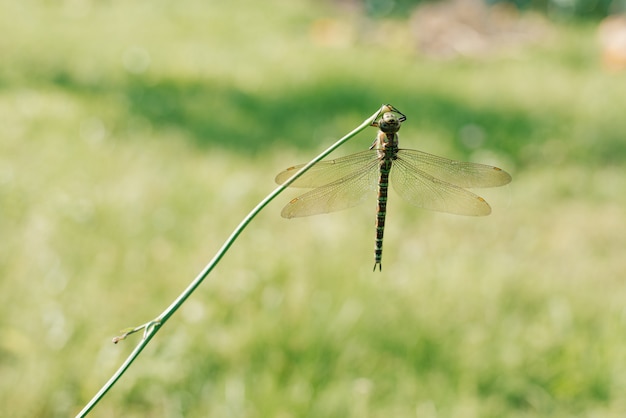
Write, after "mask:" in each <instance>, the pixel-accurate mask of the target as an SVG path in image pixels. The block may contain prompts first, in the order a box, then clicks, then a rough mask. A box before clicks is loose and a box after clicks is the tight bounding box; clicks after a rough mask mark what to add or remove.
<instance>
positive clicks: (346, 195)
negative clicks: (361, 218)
mask: <svg viewBox="0 0 626 418" xmlns="http://www.w3.org/2000/svg"><path fill="white" fill-rule="evenodd" d="M377 162H378V161H377V160H375V159H374V160H371V161H369V163H368V164H366V165H365V166H361V167H360V168H359V169H356V171H355V172H354V173H352V174H349V175H347V176H344V177H343V178H340V179H338V180H335V181H333V182H331V183H328V184H326V185H324V186H322V187H318V188H317V189H313V190H311V191H310V192H308V193H305V194H303V195H302V196H299V197H296V198H295V199H293V200H292V201H291V202H289V203H288V204H287V206H285V207H284V208H283V211H282V212H281V215H282V217H283V218H295V217H301V216H310V215H317V214H321V213H328V212H335V211H338V210H341V209H347V208H351V207H353V206H356V205H358V204H360V203H362V202H364V201H365V199H366V198H367V195H368V193H375V192H376V188H377V180H378V164H377ZM354 169H355V168H354V167H353V170H354Z"/></svg>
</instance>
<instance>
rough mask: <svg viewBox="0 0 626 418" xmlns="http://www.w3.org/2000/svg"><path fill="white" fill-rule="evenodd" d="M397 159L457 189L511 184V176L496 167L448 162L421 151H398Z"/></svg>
mask: <svg viewBox="0 0 626 418" xmlns="http://www.w3.org/2000/svg"><path fill="white" fill-rule="evenodd" d="M398 159H399V160H402V161H403V162H404V165H405V166H410V167H411V168H412V169H414V170H415V171H422V172H426V173H428V174H430V175H432V176H433V177H435V178H437V179H439V180H442V181H444V182H446V183H450V184H453V185H455V186H459V187H469V188H472V187H496V186H503V185H505V184H508V183H510V182H511V175H510V174H509V173H507V172H506V171H504V170H501V169H499V168H498V167H494V166H491V165H485V164H477V163H470V162H465V161H455V160H449V159H447V158H443V157H439V156H437V155H433V154H429V153H427V152H423V151H417V150H412V149H400V150H398ZM407 171H411V170H407Z"/></svg>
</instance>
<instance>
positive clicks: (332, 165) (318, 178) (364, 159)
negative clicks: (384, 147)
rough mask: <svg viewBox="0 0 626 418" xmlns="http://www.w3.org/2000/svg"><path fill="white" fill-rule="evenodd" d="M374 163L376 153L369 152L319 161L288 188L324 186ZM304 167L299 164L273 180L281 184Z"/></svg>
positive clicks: (282, 172)
mask: <svg viewBox="0 0 626 418" xmlns="http://www.w3.org/2000/svg"><path fill="white" fill-rule="evenodd" d="M376 161H378V160H377V155H376V151H371V150H367V151H361V152H357V153H356V154H351V155H347V156H345V157H341V158H336V159H334V160H326V161H320V162H319V163H317V164H315V165H314V166H313V167H311V168H310V169H309V170H308V171H307V172H306V173H304V174H303V175H302V176H300V177H298V179H297V180H296V181H294V182H293V183H291V185H290V186H291V187H310V188H313V187H321V186H325V185H327V184H330V183H332V182H334V181H337V180H340V179H342V178H343V177H346V176H348V175H350V174H354V173H355V172H357V173H360V172H362V171H363V170H364V169H367V168H366V167H369V166H370V164H375V163H376ZM304 166H305V164H300V165H296V166H293V167H289V168H288V169H286V170H285V171H281V172H280V173H278V175H277V176H276V178H275V181H276V183H278V184H283V183H284V182H286V181H287V180H289V178H291V176H293V175H294V174H296V173H297V172H298V170H300V169H301V168H302V167H304Z"/></svg>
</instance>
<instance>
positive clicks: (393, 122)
mask: <svg viewBox="0 0 626 418" xmlns="http://www.w3.org/2000/svg"><path fill="white" fill-rule="evenodd" d="M378 129H380V130H381V131H383V132H384V133H386V134H392V133H396V132H398V131H399V130H400V119H399V118H398V116H396V114H395V113H392V112H386V113H383V115H382V117H381V118H380V121H378Z"/></svg>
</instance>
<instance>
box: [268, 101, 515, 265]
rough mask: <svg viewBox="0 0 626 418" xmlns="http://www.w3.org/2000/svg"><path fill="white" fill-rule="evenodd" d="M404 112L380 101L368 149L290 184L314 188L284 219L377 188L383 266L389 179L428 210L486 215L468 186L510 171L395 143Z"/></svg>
mask: <svg viewBox="0 0 626 418" xmlns="http://www.w3.org/2000/svg"><path fill="white" fill-rule="evenodd" d="M406 119H407V117H406V115H404V114H403V113H402V112H400V111H399V110H398V109H396V108H395V107H393V106H392V105H389V104H388V105H384V106H382V108H381V110H380V111H379V113H378V115H376V116H375V118H374V119H373V122H372V123H371V126H373V127H375V128H378V133H377V135H376V138H375V140H374V143H373V144H372V146H371V147H369V149H368V150H366V151H361V152H357V153H356V154H351V155H347V156H345V157H340V158H336V159H332V160H324V161H320V162H318V163H317V164H315V165H314V166H313V167H311V168H310V169H309V170H308V171H306V172H305V173H304V174H302V175H301V176H300V177H299V178H298V179H296V180H295V181H294V182H293V183H292V184H291V185H290V186H292V187H300V188H311V189H313V190H311V191H308V192H307V193H305V194H303V195H301V196H299V197H296V198H295V199H293V200H291V201H290V202H289V203H288V204H287V205H286V206H285V207H284V208H283V210H282V212H281V216H282V217H283V218H296V217H303V216H311V215H317V214H323V213H329V212H335V211H338V210H342V209H347V208H350V207H354V206H357V205H359V204H360V203H363V202H364V201H365V200H366V199H367V197H368V196H371V195H372V194H373V193H377V204H376V239H375V245H374V271H376V268H378V270H379V271H381V270H382V256H383V235H384V232H385V218H386V213H387V197H388V192H389V184H390V183H391V185H392V187H393V188H394V190H395V191H396V192H397V194H399V195H400V197H402V198H403V199H404V200H406V201H407V202H409V203H410V204H412V205H414V206H416V207H418V208H422V209H428V210H432V211H438V212H446V213H451V214H456V215H466V216H486V215H489V214H490V213H491V207H490V206H489V204H488V203H487V202H486V201H485V199H483V198H482V197H480V196H478V195H476V194H474V193H472V192H471V191H469V190H467V189H468V188H481V187H497V186H503V185H505V184H508V183H509V182H511V175H510V174H509V173H507V172H506V171H504V170H502V169H500V168H498V167H494V166H491V165H485V164H477V163H471V162H462V161H455V160H449V159H447V158H443V157H439V156H436V155H433V154H429V153H427V152H424V151H417V150H412V149H403V148H399V146H398V131H399V130H400V127H401V125H402V123H403V122H405V121H406ZM304 165H305V164H300V165H296V166H293V167H289V168H287V169H286V170H284V171H282V172H280V173H279V174H278V175H277V176H276V179H275V181H276V183H278V184H283V183H284V182H286V181H287V180H288V179H289V178H291V177H292V176H293V175H294V174H295V173H296V172H298V171H299V170H300V168H302V167H303V166H304Z"/></svg>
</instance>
